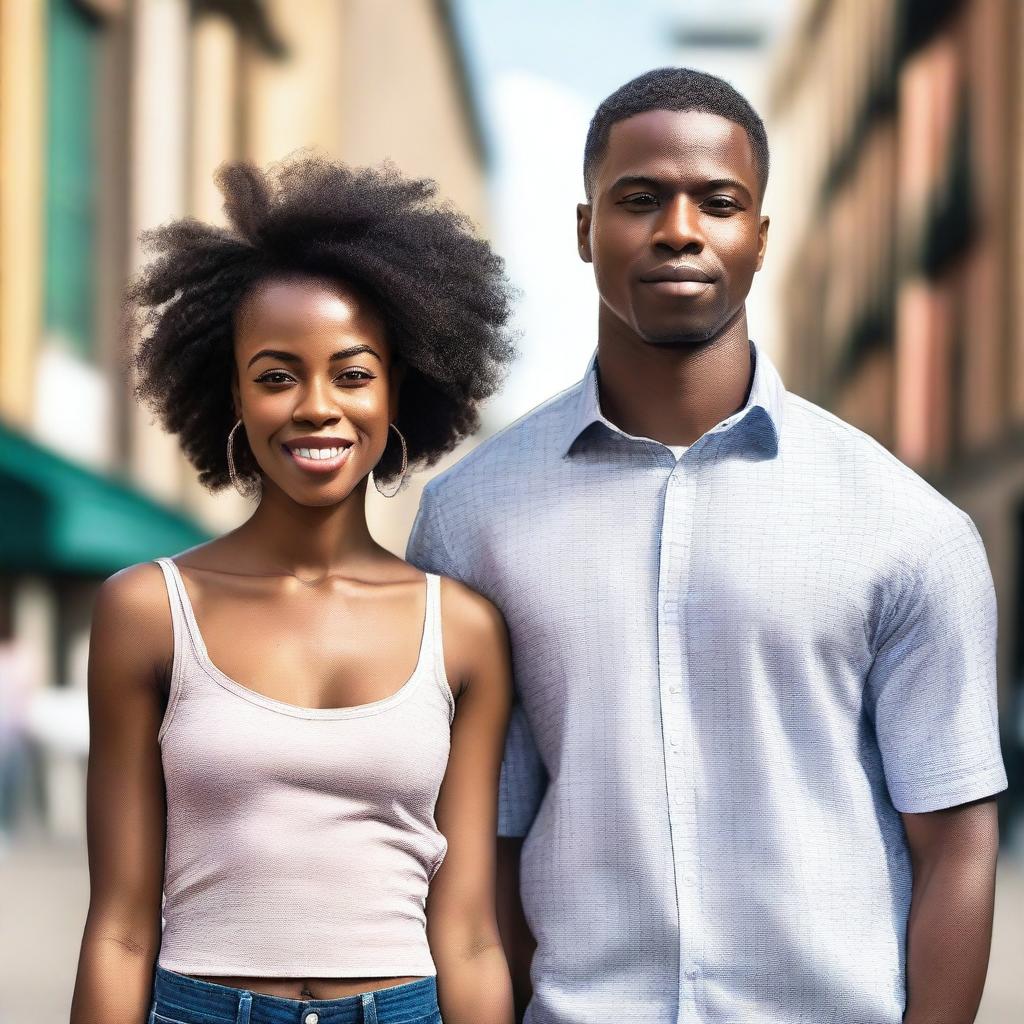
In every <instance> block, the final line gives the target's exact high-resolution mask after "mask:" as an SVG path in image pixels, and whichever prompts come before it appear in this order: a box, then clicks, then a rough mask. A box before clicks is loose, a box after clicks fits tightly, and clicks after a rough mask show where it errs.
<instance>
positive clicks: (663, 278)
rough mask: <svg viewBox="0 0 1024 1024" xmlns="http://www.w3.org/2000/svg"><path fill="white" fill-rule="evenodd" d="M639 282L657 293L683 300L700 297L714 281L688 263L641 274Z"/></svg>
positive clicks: (658, 268)
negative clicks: (682, 298) (683, 298)
mask: <svg viewBox="0 0 1024 1024" xmlns="http://www.w3.org/2000/svg"><path fill="white" fill-rule="evenodd" d="M640 280H641V282H642V283H643V284H646V285H649V286H650V287H652V288H654V289H655V290H656V291H658V292H661V293H663V294H667V295H674V296H679V297H685V298H692V297H694V296H697V295H700V294H701V293H702V292H703V291H704V290H705V289H706V288H708V287H709V286H710V285H712V284H714V281H715V279H714V278H713V277H712V276H711V275H710V274H709V273H708V272H707V271H705V270H701V269H700V267H695V266H693V265H692V264H689V263H676V264H671V265H669V266H663V267H657V268H656V269H654V270H650V271H648V272H647V273H646V274H642V275H641V277H640Z"/></svg>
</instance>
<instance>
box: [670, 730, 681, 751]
mask: <svg viewBox="0 0 1024 1024" xmlns="http://www.w3.org/2000/svg"><path fill="white" fill-rule="evenodd" d="M668 741H669V743H671V744H672V746H673V747H678V746H679V733H677V732H674V733H672V735H671V736H669V738H668Z"/></svg>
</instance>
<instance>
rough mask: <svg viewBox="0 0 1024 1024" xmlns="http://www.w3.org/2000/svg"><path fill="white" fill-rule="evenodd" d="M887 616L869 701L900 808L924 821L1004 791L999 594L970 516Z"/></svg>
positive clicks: (948, 533)
mask: <svg viewBox="0 0 1024 1024" xmlns="http://www.w3.org/2000/svg"><path fill="white" fill-rule="evenodd" d="M886 618H887V621H886V623H885V624H884V627H883V629H884V633H883V634H882V635H881V637H880V641H879V645H878V648H877V651H876V654H875V658H874V662H873V664H872V667H871V670H870V672H869V675H868V680H867V689H866V694H865V696H866V699H867V705H868V709H869V711H870V712H871V713H872V714H873V717H874V724H875V733H876V736H877V739H878V746H879V748H880V751H881V755H882V764H883V767H884V771H885V778H886V783H887V785H888V787H889V795H890V797H891V799H892V802H893V805H894V806H895V807H896V809H897V810H898V811H901V812H904V813H921V812H926V811H934V810H940V809H942V808H947V807H954V806H956V805H957V804H962V803H967V802H968V801H971V800H979V799H981V798H983V797H987V796H992V795H993V794H995V793H998V792H1000V791H1002V790H1003V789H1005V788H1006V773H1005V770H1004V768H1003V761H1002V756H1001V754H1000V749H999V727H998V717H997V705H996V602H995V591H994V588H993V585H992V574H991V571H990V570H989V566H988V560H987V559H986V557H985V549H984V546H983V545H982V542H981V538H980V536H979V535H978V531H977V530H976V529H975V527H974V524H973V523H972V522H971V520H970V519H969V518H968V517H967V516H966V515H963V513H959V512H958V517H957V518H956V519H955V520H954V519H951V520H950V521H949V526H948V528H944V532H943V533H942V534H941V535H940V536H939V537H938V538H937V540H936V541H935V542H933V544H932V545H931V547H930V550H929V553H928V555H927V556H926V557H925V559H924V561H923V564H921V565H920V567H919V569H918V570H917V573H916V575H915V576H914V578H913V579H912V580H910V581H908V583H907V584H906V586H905V587H904V588H903V593H902V595H901V596H900V598H899V599H898V600H897V602H896V603H895V605H894V607H893V610H892V612H891V613H890V614H889V615H888V616H887V617H886Z"/></svg>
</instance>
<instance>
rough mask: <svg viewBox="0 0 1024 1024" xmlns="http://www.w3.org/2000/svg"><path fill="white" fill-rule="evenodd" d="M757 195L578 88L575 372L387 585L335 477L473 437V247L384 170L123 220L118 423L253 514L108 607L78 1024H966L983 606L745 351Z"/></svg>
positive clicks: (693, 127) (484, 250) (126, 589)
mask: <svg viewBox="0 0 1024 1024" xmlns="http://www.w3.org/2000/svg"><path fill="white" fill-rule="evenodd" d="M767 174H768V147H767V142H766V139H765V133H764V127H763V125H762V123H761V120H760V119H759V117H758V116H757V114H756V113H755V112H754V111H753V110H752V109H751V108H750V106H749V105H748V104H747V102H746V101H745V100H744V99H743V98H742V97H741V96H739V95H738V94H737V93H736V92H735V91H734V90H733V89H732V88H731V87H730V86H728V85H727V84H726V83H724V82H722V81H721V80H719V79H716V78H714V77H712V76H709V75H706V74H702V73H698V72H695V71H691V70H687V69H662V70H658V71H653V72H650V73H648V74H646V75H643V76H641V77H640V78H638V79H635V80H634V81H632V82H629V83H628V84H626V85H625V86H623V87H622V88H621V89H619V90H617V91H616V92H615V93H614V94H612V95H611V96H610V97H609V98H608V99H607V100H605V102H604V103H603V104H602V105H601V106H600V107H599V108H598V110H597V113H596V114H595V116H594V119H593V121H592V122H591V126H590V131H589V134H588V136H587V143H586V151H585V154H584V183H585V190H586V199H587V201H586V202H585V203H583V204H581V205H580V206H579V207H578V209H577V227H578V230H577V242H578V246H579V254H580V257H581V258H582V259H583V260H585V261H586V262H588V263H592V264H593V267H594V272H595V277H596V281H597V287H598V291H599V293H600V308H599V320H598V339H597V353H596V355H595V357H594V359H593V360H592V362H591V364H590V366H589V367H588V368H587V370H586V373H585V375H584V377H583V380H582V381H581V382H580V383H579V384H578V385H577V386H575V387H573V388H571V389H569V390H568V391H566V392H564V393H563V394H561V395H558V396H556V397H555V398H553V399H552V400H551V401H549V402H548V403H546V404H545V405H543V406H541V407H540V408H539V409H537V410H535V411H534V412H532V413H530V414H529V415H527V416H526V417H524V418H523V419H522V420H520V421H519V422H517V423H516V424H514V425H513V426H512V427H510V428H508V429H507V430H505V431H504V432H502V433H501V434H499V435H498V436H497V437H495V438H492V439H491V440H490V441H488V442H487V443H485V444H483V445H481V446H480V447H479V448H478V449H476V450H475V451H473V452H472V453H471V454H469V455H468V456H466V457H465V458H464V459H463V460H462V461H461V462H459V463H458V464H457V465H456V466H455V467H454V468H453V469H451V470H449V471H448V472H447V473H444V474H443V475H442V476H441V477H439V478H438V479H436V480H434V481H432V482H431V483H430V484H429V485H428V486H427V488H426V491H425V493H424V496H423V501H422V505H421V507H420V512H419V516H418V518H417V521H416V525H415V527H414V530H413V536H412V539H411V541H410V545H409V550H408V559H409V562H408V563H406V562H403V561H401V560H399V559H397V558H395V557H393V556H391V555H390V554H388V553H387V552H386V551H384V550H383V549H381V548H380V547H378V546H377V545H376V544H375V543H374V542H373V540H372V539H371V537H370V535H369V533H368V531H367V527H366V520H365V515H364V510H363V499H364V495H365V491H366V486H367V480H368V477H369V474H370V473H371V471H372V473H373V477H374V483H375V484H377V485H379V486H380V485H383V487H382V489H385V490H386V491H387V493H391V492H392V491H393V489H394V488H395V487H396V485H397V486H400V485H401V480H402V478H403V477H404V476H405V474H406V470H407V467H408V466H409V465H413V464H429V463H430V462H432V461H433V460H435V459H436V458H437V457H438V456H440V455H441V454H442V453H443V452H445V451H448V450H450V449H451V448H452V447H453V445H454V444H455V443H456V442H457V441H458V440H459V439H460V438H461V437H463V436H465V435H466V434H468V433H470V432H471V431H472V430H473V429H474V428H475V427H476V425H477V413H476V410H477V405H478V403H479V402H480V401H481V400H482V399H483V398H485V397H487V396H488V395H489V394H491V393H492V392H493V391H494V390H495V388H496V387H497V385H498V382H499V380H500V377H501V374H502V371H503V369H504V367H505V366H506V365H507V364H508V362H509V361H510V359H511V347H510V345H509V342H508V336H507V333H506V323H507V319H508V313H509V305H508V293H507V290H506V285H505V282H504V278H503V276H502V269H501V263H500V261H499V260H497V259H496V257H494V255H493V254H492V253H491V252H490V250H489V249H488V247H487V246H486V245H485V244H484V243H482V242H480V241H478V240H476V239H475V238H473V237H472V235H471V234H470V233H469V232H468V230H467V228H466V225H465V224H464V222H462V221H461V220H460V219H459V218H458V217H457V216H456V215H455V214H453V212H452V211H451V210H450V209H448V208H445V207H441V206H438V205H436V204H435V203H433V202H432V201H431V191H430V188H429V186H427V185H426V184H425V183H422V182H409V181H406V180H403V179H401V178H400V177H398V176H397V175H395V174H394V173H391V172H383V173H378V172H366V171H361V172H353V171H350V170H348V169H346V168H343V167H339V166H337V165H331V164H328V163H325V162H318V161H316V160H313V159H310V158H305V159H301V160H297V161H293V162H291V163H289V164H286V165H284V167H283V168H282V169H281V170H280V171H279V173H278V174H277V175H276V176H274V177H267V176H265V175H262V174H260V173H258V172H256V171H255V170H253V169H251V168H246V167H244V166H235V167H230V168H227V169H226V170H224V171H223V172H222V177H221V184H222V186H223V188H224V190H225V194H226V198H227V210H228V213H229V215H230V218H231V222H232V225H233V230H231V231H222V230H219V229H214V228H210V227H206V226H203V225H200V224H196V223H195V222H178V223H175V224H171V225H169V226H167V227H165V228H161V229H159V230H158V231H157V232H155V233H154V236H153V240H154V242H155V243H156V246H157V248H158V251H159V256H158V257H157V259H156V260H155V261H154V262H153V263H152V264H150V266H149V267H148V269H147V270H146V272H145V273H144V274H143V276H142V277H141V278H140V280H139V282H137V284H136V285H135V287H134V292H133V298H134V302H135V304H136V306H137V308H139V309H140V310H142V311H144V312H145V313H146V316H147V319H148V331H147V333H146V338H145V340H144V342H143V343H142V346H141V348H140V351H139V355H138V368H139V373H140V378H139V379H140V382H141V383H140V394H141V395H142V397H144V398H147V399H148V400H150V401H151V403H152V404H153V406H154V408H155V409H156V410H157V411H158V413H159V414H160V416H161V418H162V421H163V423H164V425H165V426H166V427H167V428H168V429H169V430H170V431H171V432H173V433H176V434H177V435H178V436H179V438H180V440H181V443H182V445H183V448H184V450H185V451H186V453H187V454H188V456H189V457H190V459H191V460H192V462H193V463H194V465H195V466H196V467H197V468H198V469H199V471H200V477H201V479H202V481H203V482H204V483H205V484H206V485H207V486H209V487H211V488H217V487H221V486H224V485H226V484H228V483H229V482H233V483H235V485H236V486H237V487H239V488H241V489H243V490H246V491H248V492H250V493H253V494H254V495H258V496H259V503H258V506H257V508H256V511H255V512H254V514H253V516H252V518H251V519H249V521H248V522H246V523H245V524H244V525H243V526H241V527H239V528H238V529H237V530H235V531H234V532H232V533H230V534H228V535H227V536H225V537H222V538H220V539H218V540H216V541H213V542H211V543H210V544H207V545H204V546H202V547H200V548H196V549H194V550H191V551H188V552H186V553H184V554H182V555H180V556H178V557H177V558H175V559H173V560H171V559H160V560H159V567H158V566H157V565H153V564H146V565H139V566H134V567H132V568H130V569H127V570H125V571H123V572H122V573H119V574H118V575H117V576H115V577H113V578H112V579H111V580H109V581H108V582H107V583H106V584H105V585H104V587H103V588H102V591H101V595H100V598H99V601H98V605H97V609H96V616H95V623H94V631H93V642H92V648H91V655H90V658H91V664H90V706H91V720H92V750H91V753H90V764H89V843H90V869H91V872H92V901H91V904H90V910H89V916H88V920H87V923H86V929H85V935H84V939H83V944H82V952H81V959H80V963H79V974H78V981H77V986H76V992H75V1000H74V1007H73V1011H72V1022H73V1024H87V1022H101V1021H102V1022H103V1024H138V1022H143V1021H147V1020H148V1021H150V1022H172V1024H173V1022H180V1024H234V1022H241V1024H245V1022H251V1024H348V1022H351V1024H356V1022H362V1021H367V1022H372V1021H376V1022H378V1024H400V1022H401V1024H413V1022H417V1024H436V1022H438V1021H441V1020H443V1022H444V1024H510V1022H511V1021H512V1020H513V1017H514V1015H515V1014H516V1013H520V1014H521V1013H522V1012H523V1009H524V1008H525V1013H526V1018H525V1019H526V1020H528V1021H532V1022H533V1024H584V1022H587V1024H589V1022H594V1024H603V1022H609V1024H610V1022H613V1021H616V1022H617V1021H626V1020H628V1021H636V1022H645V1024H668V1022H673V1024H674V1022H680V1024H681V1022H686V1021H705V1022H709V1024H710V1022H714V1024H719V1022H720V1024H741V1022H742V1024H755V1022H756V1024H796V1022H807V1024H818V1022H851V1024H853V1022H857V1024H861V1022H869V1021H870V1022H871V1024H882V1022H885V1024H890V1022H892V1024H895V1022H897V1021H900V1020H905V1021H907V1022H908V1024H920V1022H925V1021H927V1022H934V1021H937V1020H942V1021H970V1020H972V1019H973V1017H974V1014H975V1011H976V1009H977V1005H978V1001H979V999H980V995H981V990H982V985H983V982H984V977H985V971H986V964H987V959H988V945H989V936H990V930H991V919H992V901H993V887H994V871H995V858H996V819H995V805H994V803H993V800H992V797H993V795H994V794H996V793H998V792H999V791H1000V790H1002V789H1003V788H1004V786H1005V776H1004V773H1003V767H1002V762H1001V759H1000V754H999V748H998V740H997V729H996V711H995V688H994V629H995V609H994V599H993V591H992V584H991V578H990V574H989V570H988V567H987V563H986V559H985V554H984V550H983V548H982V545H981V542H980V540H979V537H978V534H977V532H976V530H975V529H974V526H973V524H972V523H971V521H970V520H969V518H968V517H967V516H965V515H964V514H963V513H962V512H960V511H959V510H958V509H956V508H955V507H953V506H952V505H951V504H950V503H949V502H948V501H946V500H945V499H943V498H942V497H941V496H940V495H939V494H937V493H936V492H935V491H934V490H932V489H931V488H930V487H929V486H928V485H927V484H925V483H924V482H923V481H922V480H921V479H919V478H918V477H917V476H915V475H914V474H913V473H912V472H910V471H909V470H908V469H906V468H905V467H904V466H903V465H901V464H900V463H899V462H898V461H897V460H896V459H894V458H893V457H892V456H890V455H889V454H888V453H887V452H886V451H884V450H883V449H882V448H880V447H879V446H878V445H877V444H875V443H874V442H873V441H871V440H870V439H868V438H867V437H866V436H864V435H863V434H861V433H859V432H858V431H856V430H854V429H853V428H851V427H849V426H847V425H846V424H844V423H843V422H842V421H840V420H838V419H836V418H835V417H834V416H831V415H830V414H828V413H826V412H824V411H823V410H821V409H819V408H817V407H816V406H813V405H811V404H810V403H808V402H805V401H803V400H802V399H800V398H798V397H796V396H794V395H791V394H789V393H787V392H786V390H785V388H784V387H783V385H782V382H781V381H780V379H779V377H778V375H777V373H776V371H775V370H774V368H773V367H772V365H771V363H770V362H769V360H768V358H767V357H766V355H765V354H764V352H763V351H761V350H760V349H758V348H757V347H756V346H755V345H753V344H752V343H751V342H750V341H749V340H748V337H747V323H746V316H745V310H744V302H745V298H746V295H747V292H748V290H749V288H750V284H751V280H752V278H753V275H754V273H755V272H756V271H757V270H758V268H759V267H760V265H761V262H762V260H763V258H764V252H765V246H766V241H767V233H768V218H767V217H765V216H763V215H762V214H761V201H762V198H763V195H764V189H765V183H766V180H767ZM413 566H416V567H417V568H416V569H414V568H413ZM418 569H419V570H423V572H420V571H418ZM506 630H507V632H506ZM513 669H514V679H515V683H514V687H513V684H512V676H513ZM402 680H405V681H404V682H402ZM513 693H514V698H513ZM506 730H507V735H506ZM503 751H504V756H503ZM499 778H500V785H499ZM495 832H497V834H498V836H499V838H498V841H497V844H495V841H494V835H495ZM495 846H496V848H495ZM495 876H496V877H497V889H496V891H497V899H496V900H495V895H494V894H495V884H494V883H495ZM161 895H163V896H164V897H165V899H166V902H165V904H164V906H163V908H162V913H161ZM161 916H163V917H165V918H166V927H165V928H164V930H163V932H162V934H161ZM904 1014H905V1016H904Z"/></svg>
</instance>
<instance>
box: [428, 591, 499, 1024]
mask: <svg viewBox="0 0 1024 1024" xmlns="http://www.w3.org/2000/svg"><path fill="white" fill-rule="evenodd" d="M443 593H444V601H443V606H444V631H445V664H446V666H447V667H448V677H449V679H450V680H451V681H452V686H453V689H454V690H455V693H456V696H457V701H456V711H455V721H454V723H453V725H452V745H451V754H450V756H449V759H448V769H447V771H446V773H445V778H444V782H443V784H442V786H441V792H440V795H439V797H438V802H437V807H436V809H435V818H436V820H437V824H438V828H439V829H440V830H441V832H442V833H443V834H444V836H445V837H446V838H447V840H448V853H447V856H446V857H445V860H444V862H443V863H442V865H441V867H440V869H439V870H438V872H437V874H436V875H435V876H434V879H433V881H432V882H431V886H430V895H429V897H428V899H427V937H428V940H429V942H430V949H431V952H432V954H433V957H434V962H435V964H436V966H437V984H438V999H439V1002H440V1006H441V1014H442V1016H443V1017H444V1020H445V1024H512V1020H513V1009H512V984H511V981H510V980H509V972H508V964H507V962H506V960H505V954H504V951H503V950H502V946H501V938H500V936H499V934H498V924H497V919H496V915H495V905H494V893H495V833H496V829H497V805H498V775H499V772H500V769H501V755H502V749H503V747H504V742H505V731H506V729H507V727H508V718H509V711H510V709H511V701H512V682H511V670H510V664H509V663H510V659H509V651H508V637H507V633H506V630H505V623H504V621H503V620H502V618H501V615H500V613H499V612H498V611H497V609H495V607H494V606H493V605H492V604H490V602H488V601H485V600H484V599H483V598H482V597H480V596H478V595H477V594H474V593H473V592H472V591H471V590H469V589H467V588H466V587H463V586H462V585H461V584H458V583H455V582H454V581H450V580H445V581H444V586H443Z"/></svg>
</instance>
